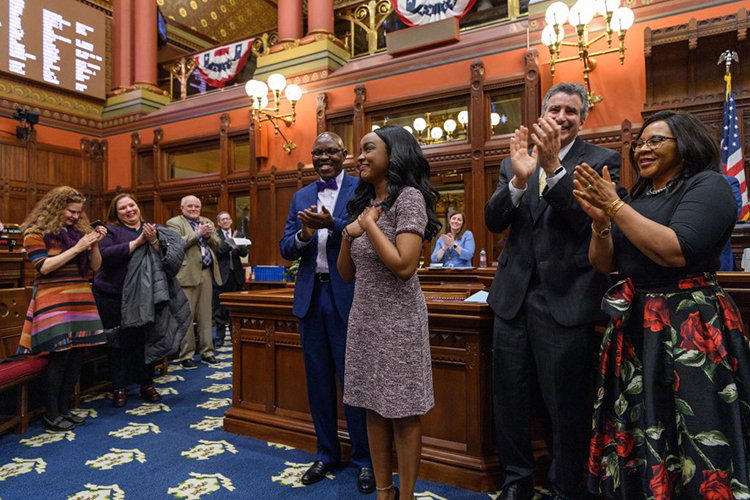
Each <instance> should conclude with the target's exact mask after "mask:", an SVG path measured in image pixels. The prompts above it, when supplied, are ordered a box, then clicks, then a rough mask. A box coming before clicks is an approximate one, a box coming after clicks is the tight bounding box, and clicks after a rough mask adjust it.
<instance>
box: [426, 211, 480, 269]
mask: <svg viewBox="0 0 750 500" xmlns="http://www.w3.org/2000/svg"><path fill="white" fill-rule="evenodd" d="M465 226H466V215H465V214H464V213H463V212H461V211H460V210H456V209H454V208H450V209H448V227H446V229H445V234H443V235H442V236H440V238H439V239H438V240H437V244H436V245H435V251H434V252H432V257H430V260H431V261H432V262H433V263H437V262H442V263H443V267H471V258H472V257H474V235H473V234H471V231H469V230H468V229H466V228H465Z"/></svg>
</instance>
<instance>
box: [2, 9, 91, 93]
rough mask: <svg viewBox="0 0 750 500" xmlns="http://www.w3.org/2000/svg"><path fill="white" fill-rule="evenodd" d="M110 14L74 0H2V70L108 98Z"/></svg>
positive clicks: (39, 81) (44, 82) (54, 85)
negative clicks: (107, 38) (107, 73)
mask: <svg viewBox="0 0 750 500" xmlns="http://www.w3.org/2000/svg"><path fill="white" fill-rule="evenodd" d="M105 53H106V16H105V14H104V12H101V11H99V10H96V9H94V8H93V7H89V6H87V5H84V4H82V3H80V2H77V1H76V0H0V71H2V72H4V73H9V74H12V75H16V76H20V77H23V78H28V79H30V80H34V81H36V82H38V83H43V84H47V85H51V86H53V87H58V88H61V89H66V90H71V91H73V92H79V93H82V94H85V95H87V96H90V97H95V98H98V99H104V98H105V97H106V66H105V64H106V61H105Z"/></svg>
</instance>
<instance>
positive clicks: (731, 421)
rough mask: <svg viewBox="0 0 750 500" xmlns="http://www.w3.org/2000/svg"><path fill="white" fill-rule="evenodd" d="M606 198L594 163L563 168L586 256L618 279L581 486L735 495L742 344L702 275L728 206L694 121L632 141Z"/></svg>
mask: <svg viewBox="0 0 750 500" xmlns="http://www.w3.org/2000/svg"><path fill="white" fill-rule="evenodd" d="M630 162H631V164H632V165H635V166H636V168H637V169H638V179H637V180H636V182H635V184H634V185H633V188H632V189H631V191H630V196H627V197H625V199H620V198H619V196H618V195H617V192H616V191H615V187H614V184H613V183H611V182H610V179H609V175H608V173H607V171H606V167H605V170H604V172H603V174H604V175H603V177H602V176H600V175H599V174H598V173H597V172H595V171H594V170H593V169H591V168H589V167H588V166H587V165H586V164H583V165H580V166H578V167H576V172H575V181H574V184H575V187H576V188H575V191H574V194H575V196H576V198H577V199H578V202H579V203H580V204H581V206H582V207H583V209H584V210H585V211H586V212H587V213H588V214H589V216H590V217H591V219H592V221H593V223H592V225H591V229H592V233H593V234H592V236H591V245H590V247H589V260H590V261H591V263H592V265H593V266H594V267H595V268H596V270H597V271H599V272H602V273H609V272H611V271H614V270H617V271H618V272H619V273H620V277H622V278H623V281H621V282H619V283H618V284H616V285H615V286H614V287H612V288H611V289H610V290H609V291H608V292H607V294H606V295H605V296H604V300H603V301H602V308H603V309H604V311H605V312H606V313H607V314H608V315H609V316H610V317H611V321H610V324H609V326H608V327H607V329H606V331H605V333H604V336H603V339H602V345H601V354H600V366H599V390H598V392H597V400H596V402H595V404H594V418H593V430H592V439H591V445H590V454H589V466H588V469H589V489H590V491H591V492H593V493H597V494H603V495H605V496H607V497H608V498H618V499H626V500H630V499H645V498H654V499H667V498H735V497H736V498H743V497H747V496H748V492H749V490H748V486H750V483H749V481H748V479H749V478H748V472H749V469H748V454H747V450H748V444H750V443H748V439H750V345H749V344H748V339H747V337H746V336H745V328H744V327H743V325H742V319H741V318H740V315H739V311H738V310H737V306H736V305H735V303H734V301H733V300H732V298H731V297H730V296H729V294H727V292H726V291H725V290H724V289H723V288H722V287H721V286H719V284H718V283H717V281H716V271H717V270H719V265H720V259H719V257H720V255H721V252H722V249H723V248H724V245H725V244H726V242H727V241H728V240H729V237H730V235H731V234H732V229H733V228H734V224H735V221H736V220H737V203H736V201H735V199H734V197H733V195H732V191H731V189H730V187H729V184H727V182H726V180H724V178H723V176H722V175H720V174H719V166H720V161H719V150H718V148H717V145H716V142H715V140H714V138H713V137H712V134H711V133H709V131H708V130H707V129H706V127H705V126H704V125H703V123H702V122H701V121H700V120H699V119H698V118H696V117H694V116H692V115H689V114H687V113H677V112H674V111H662V112H659V113H656V114H655V115H653V116H651V117H650V118H649V119H648V120H646V121H645V123H644V124H643V128H642V129H641V131H640V133H639V134H638V136H637V137H636V139H635V140H634V141H633V147H632V149H631V151H630Z"/></svg>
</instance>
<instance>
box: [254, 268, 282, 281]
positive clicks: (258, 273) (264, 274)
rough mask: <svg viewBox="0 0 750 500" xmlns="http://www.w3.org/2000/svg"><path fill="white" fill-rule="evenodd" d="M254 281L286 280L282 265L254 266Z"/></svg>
mask: <svg viewBox="0 0 750 500" xmlns="http://www.w3.org/2000/svg"><path fill="white" fill-rule="evenodd" d="M253 271H254V272H255V281H286V267H284V266H255V267H254V268H253Z"/></svg>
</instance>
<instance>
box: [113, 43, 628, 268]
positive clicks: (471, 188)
mask: <svg viewBox="0 0 750 500" xmlns="http://www.w3.org/2000/svg"><path fill="white" fill-rule="evenodd" d="M525 61H526V68H525V70H524V72H523V73H520V74H514V75H508V76H505V77H503V78H502V79H493V80H485V78H484V66H483V63H482V61H481V60H477V61H475V62H474V63H473V64H472V65H471V70H470V73H469V74H467V75H466V76H467V83H466V85H465V86H461V87H458V88H446V89H443V90H441V91H439V92H429V93H423V94H410V95H405V96H401V97H399V98H396V99H389V100H387V101H377V102H376V101H372V102H371V101H368V100H367V89H366V85H364V84H360V85H358V86H356V88H355V89H354V92H353V95H352V104H351V106H349V107H345V108H340V109H327V104H328V99H327V96H326V94H325V93H320V94H319V95H318V96H317V108H316V123H315V126H316V129H317V131H318V132H321V131H323V130H325V128H326V127H327V126H329V125H330V123H331V120H338V121H341V120H344V121H351V123H352V124H353V128H354V136H355V137H356V138H359V137H361V136H362V135H364V133H365V131H367V130H370V126H371V124H370V116H371V115H372V114H378V113H380V114H382V113H383V112H384V111H388V112H394V111H402V110H405V109H408V108H409V107H411V106H414V105H419V104H422V105H424V104H429V103H431V102H438V101H441V100H442V101H446V100H450V99H454V98H456V97H461V96H465V97H466V99H467V102H468V103H469V108H470V109H469V116H470V117H471V118H470V119H471V120H472V121H471V124H470V136H469V140H468V141H465V142H449V143H443V144H436V145H427V146H424V147H423V151H424V153H425V156H426V157H427V159H428V161H429V162H430V165H431V168H432V172H433V179H434V181H435V183H436V184H438V185H440V184H446V183H452V184H455V183H459V185H461V186H462V189H463V192H464V199H465V204H466V214H467V224H468V227H469V228H471V229H472V231H473V232H474V235H475V238H476V240H477V255H476V256H475V259H476V261H477V262H476V263H478V253H479V251H478V250H479V249H480V248H486V249H487V251H488V254H489V255H488V257H489V259H490V260H494V259H495V258H496V254H497V252H499V250H498V248H500V247H498V246H497V240H498V239H499V238H498V236H497V235H493V234H491V233H490V232H489V231H487V230H485V228H484V205H485V203H486V202H487V200H488V199H489V197H490V196H491V195H492V193H493V192H494V190H495V185H494V183H495V177H496V176H497V172H498V169H499V166H500V162H501V161H502V159H503V158H505V157H507V156H508V154H509V143H510V137H509V136H501V137H491V134H490V131H489V123H488V121H489V120H488V119H487V116H488V113H489V111H488V109H489V101H490V98H491V96H492V95H494V94H496V93H497V92H520V93H521V94H522V96H523V97H522V103H523V104H522V116H523V120H524V123H526V124H528V123H531V122H533V121H534V120H536V118H537V117H538V116H539V114H540V106H541V95H540V83H539V61H538V54H537V52H536V50H534V49H532V50H529V51H528V52H527V53H526V56H525ZM250 121H251V125H250V126H249V127H235V128H232V127H231V124H230V121H229V115H227V114H224V115H221V117H219V119H218V120H217V122H216V129H215V130H214V131H211V132H207V133H206V132H203V133H201V134H200V135H197V134H196V136H193V137H188V138H183V139H180V140H170V138H169V137H165V136H164V133H163V132H162V129H160V128H157V129H155V130H154V132H153V137H141V135H140V134H139V133H134V134H133V135H132V148H131V152H132V178H133V180H134V181H133V182H134V184H133V185H132V186H125V187H122V186H120V187H118V189H117V190H115V191H112V192H109V193H107V199H108V200H109V199H111V198H112V197H113V196H114V194H115V193H116V192H122V191H126V190H132V191H133V192H135V193H136V195H137V196H138V199H139V202H140V204H141V209H142V212H143V214H144V216H145V217H146V218H147V219H149V220H154V221H156V222H159V223H164V222H166V220H167V219H168V218H169V216H170V210H172V211H174V209H175V208H176V207H177V206H178V205H179V200H180V199H181V198H182V197H183V196H185V195H188V194H193V195H195V196H198V197H200V198H201V199H202V200H203V203H204V206H205V205H206V204H207V203H208V202H210V203H211V204H212V206H215V207H217V208H216V209H217V210H226V211H228V212H229V213H230V214H233V213H234V204H233V203H232V200H233V199H234V197H235V196H247V195H248V194H249V196H250V234H249V236H250V238H251V240H252V241H253V246H252V248H251V250H250V263H251V264H252V265H257V264H261V265H288V264H289V263H288V262H287V261H285V260H284V259H282V258H281V255H280V252H279V249H278V242H279V239H280V238H281V236H282V234H283V231H284V225H285V222H286V219H287V216H288V213H289V205H290V203H291V200H292V196H294V193H295V192H296V191H297V190H299V189H301V188H302V187H303V186H305V185H307V184H308V183H310V182H314V181H315V179H316V174H315V171H314V170H313V168H312V166H311V165H309V164H308V165H303V164H302V163H300V164H298V165H296V166H292V165H285V166H281V168H280V167H279V166H274V165H271V166H268V165H262V164H261V161H263V160H262V159H260V158H259V157H257V156H256V154H255V151H256V145H257V144H256V136H258V135H259V134H256V131H255V127H254V126H253V124H252V120H250ZM298 122H299V120H298ZM631 134H632V132H631V124H630V123H629V122H624V123H623V125H622V127H619V128H618V127H614V128H611V129H606V130H584V133H583V138H584V139H586V140H589V141H591V142H594V143H595V144H597V145H600V146H603V147H608V148H611V149H614V150H617V151H620V152H625V153H627V150H628V148H629V147H630V140H631ZM236 140H249V144H250V163H249V165H236V164H235V162H234V158H233V156H234V155H233V151H234V150H233V143H234V141H236ZM258 140H259V139H258ZM209 142H213V143H218V148H219V155H220V160H221V169H220V172H217V173H213V174H206V175H198V176H194V177H190V178H186V179H167V178H166V177H167V175H166V174H167V172H166V165H165V160H166V154H167V152H169V151H179V150H185V149H188V148H192V147H195V146H196V145H199V144H201V143H209ZM626 156H627V155H625V157H624V158H623V161H624V168H623V181H624V182H623V183H624V184H625V185H626V186H629V185H630V184H631V183H632V179H633V177H634V174H633V172H632V171H631V170H630V168H629V166H627V163H626V162H627V158H626ZM144 157H148V158H149V159H148V161H149V162H151V164H152V165H153V175H148V174H147V175H145V176H141V173H140V172H141V167H142V165H141V162H143V161H144ZM151 158H153V159H151ZM354 164H355V157H354V156H350V157H349V158H347V160H346V161H345V163H344V166H345V168H346V169H347V170H348V171H349V173H353V170H354ZM139 176H141V177H144V178H145V181H144V182H140V181H139V179H140V177H139ZM427 251H428V249H427V248H425V252H427Z"/></svg>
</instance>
